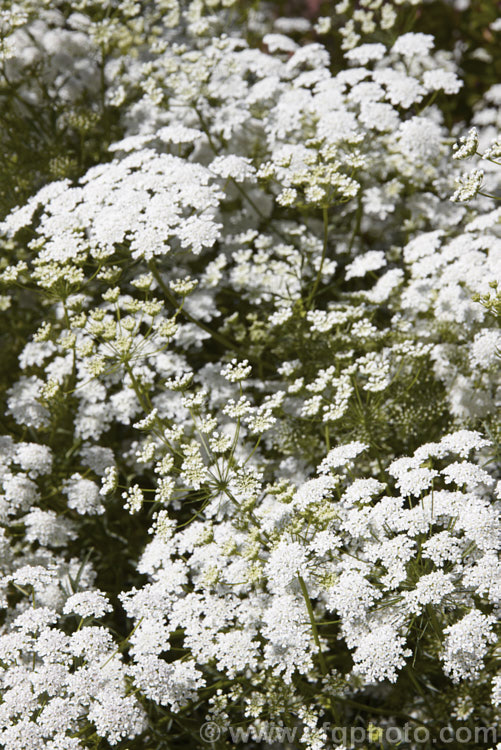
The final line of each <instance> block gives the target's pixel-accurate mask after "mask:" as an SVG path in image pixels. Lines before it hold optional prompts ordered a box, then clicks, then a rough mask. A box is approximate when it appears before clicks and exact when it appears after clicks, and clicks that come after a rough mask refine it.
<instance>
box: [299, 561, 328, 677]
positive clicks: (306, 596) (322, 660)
mask: <svg viewBox="0 0 501 750" xmlns="http://www.w3.org/2000/svg"><path fill="white" fill-rule="evenodd" d="M298 581H299V585H300V586H301V593H302V595H303V598H304V601H305V603H306V609H307V610H308V617H309V618H310V624H311V632H312V634H313V640H314V641H315V644H316V646H317V648H318V660H319V662H320V669H321V671H322V674H327V664H326V662H325V657H324V654H323V651H322V645H321V643H320V637H319V635H318V628H317V623H316V621H315V613H314V612H313V607H312V604H311V599H310V595H309V594H308V589H307V587H306V583H305V582H304V579H303V577H302V576H300V575H298Z"/></svg>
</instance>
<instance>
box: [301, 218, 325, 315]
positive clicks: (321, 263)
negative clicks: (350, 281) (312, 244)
mask: <svg viewBox="0 0 501 750" xmlns="http://www.w3.org/2000/svg"><path fill="white" fill-rule="evenodd" d="M322 218H323V221H324V246H323V248H322V257H321V258H320V265H319V267H318V272H317V278H316V279H315V283H314V284H313V287H312V290H311V292H310V294H309V296H308V300H307V302H306V306H307V307H309V306H310V305H311V303H312V302H313V299H314V297H315V294H316V293H317V289H318V286H319V284H320V281H321V279H322V271H323V267H324V263H325V258H326V256H327V244H328V241H329V207H328V206H323V208H322Z"/></svg>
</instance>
